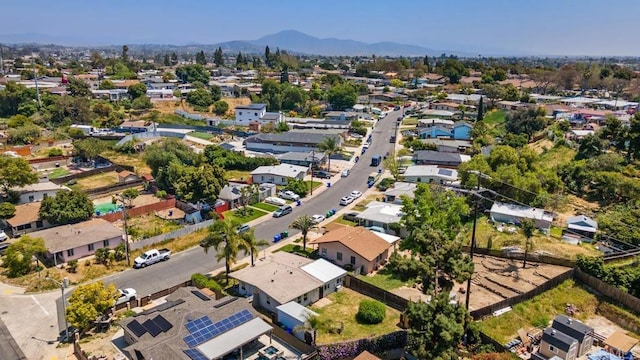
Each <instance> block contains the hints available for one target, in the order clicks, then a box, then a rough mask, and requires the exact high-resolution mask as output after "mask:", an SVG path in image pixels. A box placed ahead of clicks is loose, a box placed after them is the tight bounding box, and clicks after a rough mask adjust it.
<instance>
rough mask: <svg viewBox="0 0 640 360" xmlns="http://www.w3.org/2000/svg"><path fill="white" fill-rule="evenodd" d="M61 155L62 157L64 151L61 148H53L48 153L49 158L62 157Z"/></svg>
mask: <svg viewBox="0 0 640 360" xmlns="http://www.w3.org/2000/svg"><path fill="white" fill-rule="evenodd" d="M60 155H62V149H60V148H51V149H49V151H47V156H48V157H53V156H60Z"/></svg>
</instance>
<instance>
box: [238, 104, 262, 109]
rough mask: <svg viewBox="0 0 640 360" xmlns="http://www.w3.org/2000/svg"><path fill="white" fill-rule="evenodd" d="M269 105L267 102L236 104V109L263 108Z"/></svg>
mask: <svg viewBox="0 0 640 360" xmlns="http://www.w3.org/2000/svg"><path fill="white" fill-rule="evenodd" d="M266 107H267V104H259V103H258V104H249V105H240V106H236V110H262V109H264V108H266Z"/></svg>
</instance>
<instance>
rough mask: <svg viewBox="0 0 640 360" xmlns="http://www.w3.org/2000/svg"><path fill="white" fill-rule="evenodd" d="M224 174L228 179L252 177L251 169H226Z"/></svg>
mask: <svg viewBox="0 0 640 360" xmlns="http://www.w3.org/2000/svg"><path fill="white" fill-rule="evenodd" d="M224 176H225V178H226V179H227V180H240V181H247V180H248V179H249V178H251V171H243V170H225V171H224Z"/></svg>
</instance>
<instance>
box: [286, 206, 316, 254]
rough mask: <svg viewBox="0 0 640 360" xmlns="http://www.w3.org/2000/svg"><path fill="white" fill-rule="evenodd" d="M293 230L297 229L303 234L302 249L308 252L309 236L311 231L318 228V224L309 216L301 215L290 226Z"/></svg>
mask: <svg viewBox="0 0 640 360" xmlns="http://www.w3.org/2000/svg"><path fill="white" fill-rule="evenodd" d="M289 227H290V228H292V229H297V230H300V232H302V249H303V250H305V251H306V250H307V234H309V231H310V230H312V229H314V228H315V227H316V223H315V222H314V221H313V219H312V218H311V217H310V216H309V215H300V216H298V217H297V218H295V219H294V220H293V222H292V223H291V225H289Z"/></svg>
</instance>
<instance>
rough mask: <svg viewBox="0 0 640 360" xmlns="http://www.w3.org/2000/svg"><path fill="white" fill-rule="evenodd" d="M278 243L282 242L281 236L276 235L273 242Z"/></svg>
mask: <svg viewBox="0 0 640 360" xmlns="http://www.w3.org/2000/svg"><path fill="white" fill-rule="evenodd" d="M278 241H280V234H275V235H274V236H273V242H274V243H277V242H278Z"/></svg>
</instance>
